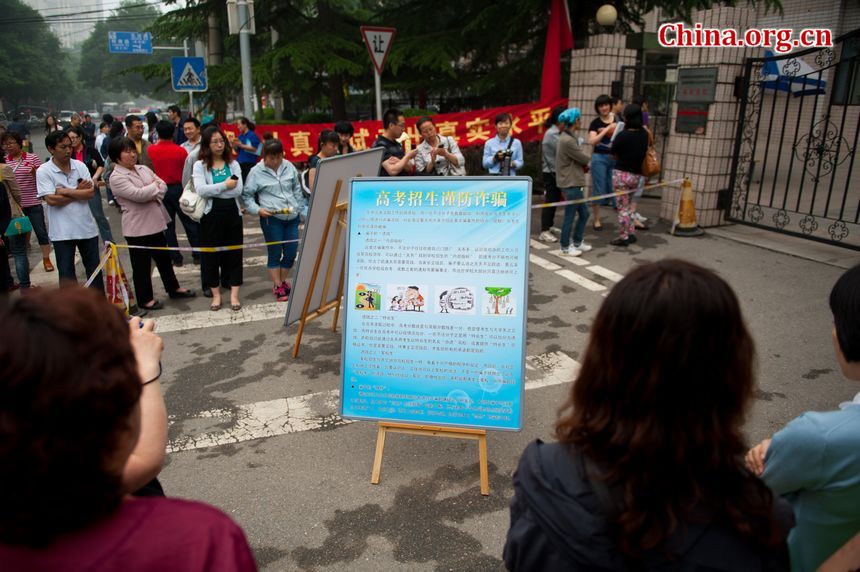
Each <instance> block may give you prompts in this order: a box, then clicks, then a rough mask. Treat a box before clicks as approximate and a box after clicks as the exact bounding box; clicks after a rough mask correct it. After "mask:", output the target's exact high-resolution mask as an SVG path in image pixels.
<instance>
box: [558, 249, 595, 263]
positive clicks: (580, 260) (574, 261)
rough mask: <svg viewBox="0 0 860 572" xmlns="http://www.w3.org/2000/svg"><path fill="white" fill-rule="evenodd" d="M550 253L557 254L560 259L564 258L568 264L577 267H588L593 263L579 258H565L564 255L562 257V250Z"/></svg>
mask: <svg viewBox="0 0 860 572" xmlns="http://www.w3.org/2000/svg"><path fill="white" fill-rule="evenodd" d="M550 253H551V254H555V255H556V256H558V257H559V258H563V259H564V260H567V261H568V262H570V263H572V264H575V265H577V266H588V265H589V264H591V262H589V261H587V260H584V259H582V258H580V257H578V256H564V255H562V253H561V249H560V248H559V249H556V250H551V251H550Z"/></svg>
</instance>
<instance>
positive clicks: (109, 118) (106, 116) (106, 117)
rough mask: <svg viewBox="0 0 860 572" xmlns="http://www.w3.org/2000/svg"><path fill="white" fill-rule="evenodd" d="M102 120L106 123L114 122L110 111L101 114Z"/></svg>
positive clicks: (111, 123)
mask: <svg viewBox="0 0 860 572" xmlns="http://www.w3.org/2000/svg"><path fill="white" fill-rule="evenodd" d="M102 121H104V122H105V123H107V124H108V125H113V122H114V118H113V115H111V114H110V113H105V114H104V115H102Z"/></svg>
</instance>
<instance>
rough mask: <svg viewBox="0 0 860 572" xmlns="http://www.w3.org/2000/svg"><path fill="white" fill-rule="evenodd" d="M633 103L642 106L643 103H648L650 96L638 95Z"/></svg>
mask: <svg viewBox="0 0 860 572" xmlns="http://www.w3.org/2000/svg"><path fill="white" fill-rule="evenodd" d="M633 103H635V104H636V105H638V106H639V107H642V104H643V103H648V98H647V97H645V96H644V95H637V96H636V97H634V98H633Z"/></svg>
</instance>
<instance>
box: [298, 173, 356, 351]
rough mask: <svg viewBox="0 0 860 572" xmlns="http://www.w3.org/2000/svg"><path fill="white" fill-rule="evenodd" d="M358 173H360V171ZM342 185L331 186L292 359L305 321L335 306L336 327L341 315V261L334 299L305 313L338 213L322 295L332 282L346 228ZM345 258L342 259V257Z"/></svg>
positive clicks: (299, 342) (335, 329)
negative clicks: (323, 226)
mask: <svg viewBox="0 0 860 572" xmlns="http://www.w3.org/2000/svg"><path fill="white" fill-rule="evenodd" d="M359 176H360V175H359ZM342 186H343V180H342V179H338V180H337V184H336V185H335V188H334V195H333V196H332V198H331V205H329V210H328V215H327V217H326V222H325V225H326V226H325V228H326V232H325V233H324V234H323V237H322V241H321V242H320V247H319V250H318V251H317V258H316V261H315V262H314V269H313V272H312V273H311V280H310V284H309V285H308V295H307V296H305V304H304V306H303V307H302V314H301V317H300V318H299V329H298V331H297V332H296V341H295V344H293V359H295V358H296V357H297V356H298V355H299V345H300V344H301V343H302V333H303V332H304V329H305V324H306V323H307V322H309V321H311V320H313V319H314V318H318V317H320V316H322V315H323V314H325V313H326V312H328V311H329V310H331V309H332V308H334V311H335V312H334V320H332V323H331V331H333V332H334V331H337V320H338V317H339V316H340V301H341V298H342V296H343V281H344V265H343V264H341V267H340V271H339V276H340V278H339V281H338V287H337V292H336V293H335V297H334V300H330V301H328V302H325V301H324V302H323V303H322V304H321V305H320V307H319V308H318V309H316V310H314V311H313V312H310V313H308V309H309V307H310V304H311V297H312V294H313V291H314V286H316V283H317V279H318V278H319V274H320V266H321V265H322V257H323V254H324V253H325V249H326V243H327V242H328V235H329V230H328V229H330V228H331V224H332V221H333V220H335V217H337V222H336V227H335V230H334V237H333V239H332V245H331V255H330V256H329V259H328V265H327V267H326V270H325V276H324V278H323V290H322V295H323V296H325V294H326V292H328V289H329V286H330V285H331V280H332V276H333V273H334V271H335V268H334V265H335V258H336V255H337V248H338V246H339V245H340V239H341V234H342V233H343V232H344V230H345V229H346V213H347V208H348V205H347V203H345V202H344V203H338V202H337V199H338V197H339V196H340V189H341V187H342ZM344 262H345V260H344Z"/></svg>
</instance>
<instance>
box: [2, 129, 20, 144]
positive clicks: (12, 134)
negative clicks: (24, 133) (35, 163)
mask: <svg viewBox="0 0 860 572" xmlns="http://www.w3.org/2000/svg"><path fill="white" fill-rule="evenodd" d="M9 139H12V140H13V141H14V142H15V143H17V144H18V147H23V146H24V139H23V138H22V137H21V134H20V133H18V132H17V131H6V132H4V133H3V136H2V137H0V144H2V143H5V142H6V141H7V140H9Z"/></svg>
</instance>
